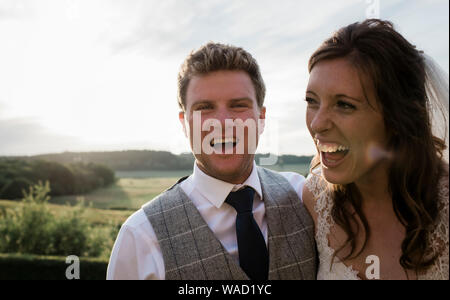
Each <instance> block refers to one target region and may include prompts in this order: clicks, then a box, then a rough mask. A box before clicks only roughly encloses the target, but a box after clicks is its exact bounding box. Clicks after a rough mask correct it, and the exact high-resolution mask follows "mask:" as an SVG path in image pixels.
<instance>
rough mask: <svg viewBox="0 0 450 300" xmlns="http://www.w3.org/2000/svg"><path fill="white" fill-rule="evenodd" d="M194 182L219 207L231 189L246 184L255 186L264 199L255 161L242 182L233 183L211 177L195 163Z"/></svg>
mask: <svg viewBox="0 0 450 300" xmlns="http://www.w3.org/2000/svg"><path fill="white" fill-rule="evenodd" d="M192 182H193V186H194V188H195V189H197V191H198V192H199V193H200V194H202V195H203V196H204V197H205V198H206V199H207V200H208V201H209V202H211V203H212V204H213V205H214V206H215V207H217V208H220V207H221V206H222V204H223V202H225V199H226V198H227V196H228V194H229V193H230V192H231V191H236V190H238V189H240V188H241V187H244V186H250V187H251V188H253V189H254V190H255V191H256V193H257V194H258V196H259V197H260V199H261V200H262V190H261V183H260V181H259V176H258V172H257V169H256V163H255V162H253V169H252V173H251V174H250V176H249V177H248V178H247V179H246V180H245V181H244V183H242V184H233V183H229V182H225V181H222V180H219V179H217V178H214V177H211V176H209V175H207V174H206V173H205V172H203V171H202V170H200V168H199V167H198V166H197V163H195V164H194V172H193V174H192Z"/></svg>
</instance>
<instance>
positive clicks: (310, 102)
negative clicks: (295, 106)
mask: <svg viewBox="0 0 450 300" xmlns="http://www.w3.org/2000/svg"><path fill="white" fill-rule="evenodd" d="M305 101H306V103H308V105H315V104H317V101H316V100H314V99H313V98H309V97H306V98H305Z"/></svg>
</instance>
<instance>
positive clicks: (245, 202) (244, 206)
mask: <svg viewBox="0 0 450 300" xmlns="http://www.w3.org/2000/svg"><path fill="white" fill-rule="evenodd" d="M254 195H255V191H254V190H253V189H252V188H251V187H249V186H247V187H245V188H243V189H241V190H238V191H236V192H231V193H229V194H228V196H227V199H225V202H226V203H228V204H229V205H231V206H233V208H234V209H235V210H236V212H237V213H238V214H242V213H248V212H250V213H251V212H252V210H253V197H254Z"/></svg>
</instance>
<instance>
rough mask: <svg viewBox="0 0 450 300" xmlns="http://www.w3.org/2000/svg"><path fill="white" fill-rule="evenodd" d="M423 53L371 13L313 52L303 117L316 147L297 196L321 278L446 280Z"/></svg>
mask: <svg viewBox="0 0 450 300" xmlns="http://www.w3.org/2000/svg"><path fill="white" fill-rule="evenodd" d="M426 61H427V59H426V58H425V56H424V55H423V53H421V52H420V51H418V50H417V49H416V48H415V47H414V46H413V45H411V44H410V43H409V42H408V41H406V40H405V39H404V38H403V37H402V36H401V35H400V34H399V33H398V32H396V31H395V30H394V28H393V26H392V24H391V23H389V22H385V21H381V20H375V19H372V20H366V21H364V22H362V23H355V24H352V25H349V26H347V27H344V28H342V29H341V30H339V31H338V32H337V33H335V34H334V35H333V36H332V37H331V38H330V39H328V40H327V41H325V42H324V43H323V44H322V46H321V47H320V48H319V49H318V50H317V51H316V52H315V53H314V54H313V55H312V57H311V58H310V61H309V72H310V79H309V83H308V88H307V92H306V101H307V106H308V107H307V115H306V121H307V126H308V129H309V131H310V133H311V135H312V137H313V139H314V142H315V144H316V147H317V151H318V154H317V155H316V157H315V158H314V160H313V162H312V172H311V175H310V176H309V177H308V179H307V181H306V184H305V187H304V189H303V201H304V203H305V205H306V207H307V209H308V210H309V212H310V213H311V215H312V216H313V219H314V222H315V227H316V228H315V230H316V242H317V247H318V251H319V256H320V267H319V271H318V279H373V278H375V279H376V278H379V279H448V276H449V274H448V259H449V250H448V249H449V244H448V237H449V236H448V235H449V234H448V217H449V216H448V164H447V163H445V162H444V160H443V151H444V149H445V142H444V141H443V140H442V139H440V138H438V137H436V136H434V135H433V133H432V126H431V123H432V120H431V119H432V117H433V114H435V113H436V112H437V111H438V110H437V109H436V108H434V107H437V106H439V103H438V102H436V101H434V100H433V99H432V97H431V95H430V94H433V93H429V94H428V95H427V86H428V85H429V84H430V83H433V82H434V83H436V80H434V81H433V78H430V76H428V75H429V73H427V66H429V64H428V63H427V62H426ZM438 87H439V86H438ZM444 88H445V85H444ZM446 88H447V95H446V96H444V98H445V97H446V98H445V99H442V98H441V99H440V101H442V102H443V103H445V102H447V103H448V83H447V87H446ZM433 96H436V93H434V95H433ZM433 105H434V106H433ZM447 106H448V104H447ZM447 109H448V108H447ZM441 112H443V113H444V114H445V111H444V110H441ZM444 124H446V122H443V123H441V126H440V127H444V126H445V125H444Z"/></svg>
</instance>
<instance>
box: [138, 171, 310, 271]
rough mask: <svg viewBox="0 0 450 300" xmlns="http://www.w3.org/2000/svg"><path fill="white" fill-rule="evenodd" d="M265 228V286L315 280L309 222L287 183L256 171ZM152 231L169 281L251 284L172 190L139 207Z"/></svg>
mask: <svg viewBox="0 0 450 300" xmlns="http://www.w3.org/2000/svg"><path fill="white" fill-rule="evenodd" d="M257 170H258V176H259V179H260V181H261V188H262V193H263V201H264V205H265V209H266V220H267V225H268V239H269V241H268V249H269V280H277V279H283V280H289V279H308V280H312V279H315V278H316V263H317V261H316V259H317V257H316V246H315V241H314V227H313V221H312V219H311V217H310V215H309V214H308V212H307V211H306V209H305V207H304V206H303V204H302V203H301V201H300V200H299V198H298V196H297V193H296V192H295V191H294V189H293V188H292V186H291V185H290V183H289V182H288V181H287V180H286V179H285V178H284V177H283V176H281V175H280V174H277V173H275V172H272V171H270V170H267V169H264V168H260V167H258V169H257ZM142 208H143V210H144V212H145V214H146V215H147V218H148V220H149V221H150V223H151V225H152V227H153V229H154V230H155V233H156V237H157V239H158V242H159V245H160V247H161V251H162V254H163V258H164V265H165V270H166V273H165V278H166V279H167V280H245V279H249V278H248V277H247V275H246V274H245V273H244V271H243V270H242V269H241V268H240V266H239V265H238V264H237V262H236V261H235V260H234V259H233V258H232V257H231V256H230V255H229V253H228V252H227V251H226V250H225V248H224V247H223V246H222V244H221V243H220V241H219V240H218V239H217V238H216V237H215V235H214V233H213V232H212V231H211V229H210V228H209V227H208V225H207V224H206V222H205V221H204V220H203V218H202V216H201V215H200V213H199V212H198V210H197V208H196V207H195V206H194V204H193V203H192V201H191V200H190V199H189V198H188V196H187V195H186V194H185V193H184V191H183V190H182V189H181V187H180V185H179V184H175V185H174V186H172V187H171V188H170V189H168V190H167V191H165V192H164V193H162V194H161V195H159V196H158V197H156V198H155V199H153V200H152V201H150V202H148V203H147V204H145V205H144V206H143V207H142Z"/></svg>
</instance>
